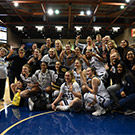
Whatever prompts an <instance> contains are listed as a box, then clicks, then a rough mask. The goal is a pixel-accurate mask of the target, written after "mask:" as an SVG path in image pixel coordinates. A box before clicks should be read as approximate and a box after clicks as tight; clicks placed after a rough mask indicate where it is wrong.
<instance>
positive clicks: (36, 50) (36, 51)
mask: <svg viewBox="0 0 135 135" xmlns="http://www.w3.org/2000/svg"><path fill="white" fill-rule="evenodd" d="M38 56H39V50H38V49H35V50H34V57H35V58H38Z"/></svg>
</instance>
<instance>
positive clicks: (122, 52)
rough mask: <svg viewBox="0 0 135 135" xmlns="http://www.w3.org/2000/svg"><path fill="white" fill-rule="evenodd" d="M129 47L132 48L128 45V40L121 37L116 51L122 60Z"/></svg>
mask: <svg viewBox="0 0 135 135" xmlns="http://www.w3.org/2000/svg"><path fill="white" fill-rule="evenodd" d="M129 49H132V48H130V47H129V42H128V40H126V39H123V40H122V41H121V42H120V46H119V47H118V52H119V54H120V56H121V59H122V60H123V61H125V56H126V52H127V51H128V50H129Z"/></svg>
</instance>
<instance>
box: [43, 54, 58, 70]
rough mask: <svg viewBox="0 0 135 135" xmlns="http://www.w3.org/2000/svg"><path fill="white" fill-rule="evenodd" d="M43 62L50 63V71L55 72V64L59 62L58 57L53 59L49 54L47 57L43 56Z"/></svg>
mask: <svg viewBox="0 0 135 135" xmlns="http://www.w3.org/2000/svg"><path fill="white" fill-rule="evenodd" d="M41 61H42V62H47V63H48V69H51V70H55V63H56V62H57V59H56V57H54V58H51V57H50V56H49V54H46V55H45V56H43V58H42V59H41Z"/></svg>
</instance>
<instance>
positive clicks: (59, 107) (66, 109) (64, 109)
mask: <svg viewBox="0 0 135 135" xmlns="http://www.w3.org/2000/svg"><path fill="white" fill-rule="evenodd" d="M68 110H69V106H61V105H59V106H56V111H68Z"/></svg>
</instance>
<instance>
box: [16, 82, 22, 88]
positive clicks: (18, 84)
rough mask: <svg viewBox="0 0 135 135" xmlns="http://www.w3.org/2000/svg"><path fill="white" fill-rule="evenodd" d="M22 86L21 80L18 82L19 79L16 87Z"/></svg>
mask: <svg viewBox="0 0 135 135" xmlns="http://www.w3.org/2000/svg"><path fill="white" fill-rule="evenodd" d="M22 87H23V84H22V82H20V81H17V88H20V89H21V88H22Z"/></svg>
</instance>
